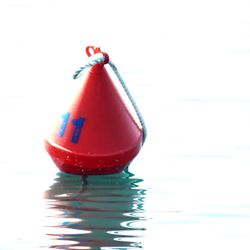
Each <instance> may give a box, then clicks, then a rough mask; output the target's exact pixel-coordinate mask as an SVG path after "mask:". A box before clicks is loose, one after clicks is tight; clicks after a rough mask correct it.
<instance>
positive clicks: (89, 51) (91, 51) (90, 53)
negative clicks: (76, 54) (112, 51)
mask: <svg viewBox="0 0 250 250" xmlns="http://www.w3.org/2000/svg"><path fill="white" fill-rule="evenodd" d="M98 53H101V54H102V55H103V57H104V59H105V60H104V62H101V63H100V64H107V63H108V62H109V56H108V54H107V53H106V52H103V51H101V49H100V47H95V46H87V47H86V54H87V56H88V57H91V56H93V55H95V54H98Z"/></svg>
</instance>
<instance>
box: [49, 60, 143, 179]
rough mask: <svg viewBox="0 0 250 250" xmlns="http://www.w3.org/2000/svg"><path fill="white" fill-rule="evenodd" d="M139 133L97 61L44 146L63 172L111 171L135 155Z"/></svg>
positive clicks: (114, 171)
mask: <svg viewBox="0 0 250 250" xmlns="http://www.w3.org/2000/svg"><path fill="white" fill-rule="evenodd" d="M142 134H143V133H142V129H141V128H139V126H138V124H137V123H136V122H135V120H134V119H133V117H132V116H131V114H130V112H129V111H128V109H127V107H126V105H125V103H124V101H123V100H122V98H121V96H120V94H119V92H118V91H117V89H116V87H115V85H114V83H113V81H112V79H111V78H110V76H109V74H108V72H107V71H106V69H105V67H104V65H101V64H100V65H95V66H93V67H92V68H91V69H90V70H89V72H88V73H87V76H86V79H85V82H84V84H83V86H82V88H81V89H80V91H79V92H78V93H77V95H76V97H75V99H74V100H73V102H72V104H71V105H70V106H69V108H68V110H65V112H64V113H63V114H62V116H61V119H60V120H59V121H58V123H57V124H56V126H55V129H54V130H53V131H52V133H51V135H50V136H49V137H48V138H47V139H46V141H45V146H46V150H47V151H48V153H49V154H50V156H51V158H52V159H53V161H54V162H55V164H56V165H57V166H58V168H59V169H60V170H61V171H63V172H67V173H71V174H87V175H91V174H113V173H117V172H120V171H122V170H123V169H124V168H125V167H126V166H127V165H128V164H129V163H130V162H131V161H132V160H133V158H134V157H135V156H136V155H137V153H138V152H139V150H140V148H141V145H142Z"/></svg>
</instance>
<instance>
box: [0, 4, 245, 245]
mask: <svg viewBox="0 0 250 250" xmlns="http://www.w3.org/2000/svg"><path fill="white" fill-rule="evenodd" d="M249 11H250V5H249V1H245V0H240V1H230V2H228V1H223V0H219V1H209V2H207V3H202V2H201V1H196V0H191V1H182V0H178V1H175V2H173V1H161V0H156V1H153V2H152V1H136V2H135V1H133V2H132V1H126V2H117V1H114V0H108V1H94V2H93V1H80V0H79V1H78V0H74V1H70V2H69V1H63V0H62V1H31V0H21V1H16V0H8V1H7V0H6V1H4V0H3V1H1V2H0V21H1V22H0V26H1V29H0V30H1V43H0V52H1V53H0V54H1V58H0V66H1V74H0V115H1V122H0V139H1V140H0V156H1V157H0V171H1V181H0V197H1V206H0V225H1V233H0V249H1V250H16V249H25V250H29V249H30V250H34V249H70V250H77V249H102V250H107V249H146V250H152V249H171V250H181V249H193V250H194V249H197V250H198V249H199V250H200V249H203V250H204V249H205V250H206V249H209V250H210V249H241V250H247V249H249V248H250V240H249V239H250V201H249V197H250V182H249V176H250V129H249V128H250V97H249V82H250V74H249V66H250V53H249V52H250V33H249V31H250V16H249ZM87 45H99V46H101V47H102V48H103V50H104V51H107V52H108V53H109V55H110V58H111V59H112V61H113V62H114V63H115V64H116V66H117V67H118V69H119V70H120V72H121V74H122V76H123V77H124V79H125V81H126V82H127V84H128V86H129V89H130V90H131V92H132V94H133V96H134V97H135V100H136V101H137V104H138V106H139V107H140V110H141V112H142V114H143V115H144V118H145V122H146V124H147V127H148V138H147V141H146V143H145V146H144V147H143V149H142V150H141V152H140V154H139V155H138V156H137V157H136V159H135V160H134V161H133V162H132V164H131V165H130V167H129V169H128V170H126V171H124V172H122V173H119V174H115V175H107V176H90V177H89V179H88V183H87V184H84V185H83V183H82V181H81V178H80V177H79V176H72V175H67V174H63V173H61V172H59V171H58V169H57V168H56V167H55V165H54V164H53V162H52V161H51V159H50V158H49V156H48V155H47V153H46V152H45V150H44V147H43V139H44V137H45V136H46V133H47V129H48V127H50V125H53V124H52V122H53V120H54V119H55V118H56V117H57V116H59V115H61V114H62V113H63V112H65V110H64V108H63V107H64V106H63V103H65V102H66V103H67V98H68V95H69V92H71V89H74V88H75V87H76V86H77V85H79V84H81V80H82V79H79V80H78V81H73V80H72V75H73V73H74V71H75V70H76V69H78V67H79V66H81V65H82V64H83V62H84V61H85V60H86V57H85V54H84V53H85V52H84V47H85V46H87ZM112 77H114V76H112Z"/></svg>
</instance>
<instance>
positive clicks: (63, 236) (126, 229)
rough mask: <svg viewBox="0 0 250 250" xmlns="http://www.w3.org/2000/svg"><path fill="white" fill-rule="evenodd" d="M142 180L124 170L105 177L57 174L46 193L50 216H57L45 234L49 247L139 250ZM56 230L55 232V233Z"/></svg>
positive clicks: (143, 195)
mask: <svg viewBox="0 0 250 250" xmlns="http://www.w3.org/2000/svg"><path fill="white" fill-rule="evenodd" d="M140 182H142V180H141V179H138V178H135V177H134V176H133V174H131V173H130V172H128V171H126V172H123V173H120V174H115V175H107V176H90V177H89V178H88V183H87V184H83V183H82V179H81V177H80V176H74V175H68V174H62V173H59V174H58V175H57V177H56V179H55V182H54V183H53V184H52V185H51V186H50V188H49V189H48V190H47V191H46V192H45V198H46V202H47V204H48V205H49V208H48V209H49V210H51V211H52V213H55V214H58V215H57V216H56V218H55V222H57V221H59V223H58V224H54V225H53V224H52V225H50V227H53V228H54V233H52V234H51V235H48V236H49V237H48V238H49V239H52V240H53V241H54V243H53V246H52V245H51V246H50V247H51V248H52V247H53V248H61V249H99V248H101V247H102V248H103V249H104V248H105V247H109V248H108V249H139V248H141V247H142V242H141V239H140V238H141V237H143V235H144V231H145V229H146V228H145V226H143V225H142V224H141V223H138V222H140V221H143V220H144V219H145V218H144V199H145V196H146V192H145V190H144V189H142V188H140V186H139V185H140ZM55 229H56V230H55Z"/></svg>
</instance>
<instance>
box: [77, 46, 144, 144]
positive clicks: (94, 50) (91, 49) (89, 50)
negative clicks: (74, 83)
mask: <svg viewBox="0 0 250 250" xmlns="http://www.w3.org/2000/svg"><path fill="white" fill-rule="evenodd" d="M86 54H87V55H88V57H89V58H90V60H89V61H88V62H86V63H85V65H83V66H82V67H80V68H79V70H77V71H76V72H75V74H74V75H73V79H77V78H79V77H80V76H81V75H82V74H83V71H85V70H86V69H87V68H89V67H93V66H95V65H97V64H99V65H104V64H107V63H108V64H109V66H110V67H111V69H112V70H113V71H114V73H115V75H116V77H117V78H118V80H119V82H120V84H121V86H122V88H123V90H124V91H125V93H126V95H127V97H128V99H129V100H130V102H131V104H132V106H133V108H134V110H135V113H136V115H137V117H138V119H139V122H140V124H141V127H142V132H143V137H142V145H143V144H144V142H145V140H146V137H147V128H146V125H145V122H144V119H143V117H142V115H141V112H140V111H139V108H138V107H137V105H136V102H135V100H134V98H133V97H132V95H131V93H130V91H129V89H128V87H127V85H126V84H125V81H124V80H123V78H122V76H121V74H120V73H119V71H118V69H117V67H116V66H115V65H114V63H112V62H111V61H110V60H109V56H108V54H107V53H105V52H102V51H101V49H100V48H99V47H95V46H87V47H86Z"/></svg>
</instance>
